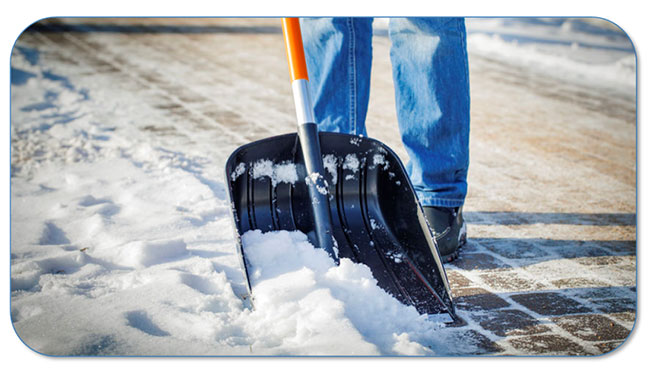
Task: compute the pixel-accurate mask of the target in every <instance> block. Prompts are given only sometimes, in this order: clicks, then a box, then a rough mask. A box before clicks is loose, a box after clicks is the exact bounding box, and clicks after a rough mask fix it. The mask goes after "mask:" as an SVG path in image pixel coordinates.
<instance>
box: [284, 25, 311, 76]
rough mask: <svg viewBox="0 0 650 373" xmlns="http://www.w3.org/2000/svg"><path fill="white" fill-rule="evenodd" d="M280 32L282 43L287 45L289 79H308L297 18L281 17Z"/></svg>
mask: <svg viewBox="0 0 650 373" xmlns="http://www.w3.org/2000/svg"><path fill="white" fill-rule="evenodd" d="M282 32H283V34H284V45H285V46H286V47H287V61H289V72H290V73H291V81H292V82H293V81H294V80H298V79H305V80H309V77H308V75H307V64H306V63H305V50H304V48H303V46H302V35H301V34H300V22H299V21H298V18H282Z"/></svg>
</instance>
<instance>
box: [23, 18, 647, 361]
mask: <svg viewBox="0 0 650 373" xmlns="http://www.w3.org/2000/svg"><path fill="white" fill-rule="evenodd" d="M467 25H468V45H469V50H470V56H480V57H481V58H488V59H492V60H496V61H504V62H507V63H508V64H511V65H515V66H518V67H520V68H522V69H525V70H529V71H535V72H539V73H544V74H549V76H551V77H552V78H554V79H561V80H563V81H567V82H573V83H575V84H579V85H582V86H586V87H587V88H586V89H590V87H593V88H598V89H602V88H603V87H604V88H605V89H608V90H612V91H613V92H630V89H631V87H634V85H635V79H636V65H635V63H636V62H635V55H634V50H633V48H632V46H631V45H630V43H629V40H628V39H627V37H626V36H625V34H623V33H622V32H621V31H620V30H618V29H616V28H612V27H611V25H610V24H608V23H606V22H598V20H590V21H584V20H560V19H549V20H529V19H516V20H513V19H511V20H503V19H470V20H468V21H467ZM377 27H382V25H381V22H378V24H377ZM106 37H110V35H108V36H106ZM33 40H36V41H38V39H33ZM40 42H42V45H45V46H48V42H47V41H46V40H41V41H40ZM67 42H69V43H74V42H75V41H74V39H70V40H67ZM49 46H50V47H52V45H51V44H50V45H49ZM42 54H43V51H41V50H39V49H38V43H30V42H29V41H27V40H22V38H19V40H18V42H17V44H16V47H15V49H14V51H13V54H12V58H11V67H12V72H11V73H12V85H11V142H12V144H11V146H12V153H11V157H12V158H11V161H12V165H11V317H12V320H13V322H14V327H15V330H16V332H17V333H18V335H19V336H20V337H21V339H22V340H23V341H24V342H25V343H26V344H27V345H28V346H30V347H31V348H33V349H34V350H36V351H39V352H42V353H45V354H52V355H78V354H81V355H87V354H90V355H97V354H100V355H103V354H116V355H250V354H253V355H267V354H272V355H458V354H461V355H463V354H478V353H481V347H480V346H479V343H478V341H476V340H474V339H473V338H472V336H471V335H470V334H468V333H467V329H466V328H465V329H462V328H461V329H453V328H445V327H444V325H442V324H440V323H438V322H436V321H435V320H430V319H427V318H426V317H424V316H420V315H418V313H417V312H416V311H415V309H413V308H409V307H406V306H404V305H402V304H400V303H399V302H398V301H396V300H395V299H393V298H392V297H391V296H389V295H388V294H386V293H385V292H384V291H383V290H381V289H380V288H379V287H377V285H376V282H375V280H374V279H373V278H372V276H371V274H370V272H369V270H368V268H367V267H365V266H363V265H359V264H354V263H352V262H350V261H348V260H342V261H341V265H340V266H335V265H334V263H333V262H332V261H331V260H330V259H329V258H328V257H327V255H326V254H325V253H324V252H323V251H321V250H317V249H314V248H313V247H312V246H311V245H310V244H309V243H308V242H307V241H306V237H305V236H304V235H303V234H301V233H299V232H276V233H268V234H261V233H259V232H250V233H248V234H246V235H245V236H244V242H245V244H246V245H247V247H250V249H249V252H251V254H252V257H251V261H252V264H253V266H254V268H252V270H251V273H253V274H254V275H253V276H252V281H253V283H252V285H253V291H254V294H255V302H254V307H251V303H250V301H249V300H248V299H245V295H246V290H245V286H244V278H243V275H242V273H241V271H240V268H239V259H238V258H237V256H236V251H235V244H234V238H233V229H232V226H231V221H230V219H231V218H230V211H229V209H230V202H229V201H228V197H227V193H226V189H225V186H224V183H223V180H224V175H223V165H224V161H225V159H226V158H227V156H228V155H229V154H230V152H231V151H232V149H233V148H234V144H233V145H230V146H229V145H223V146H221V145H219V141H218V140H215V141H217V142H216V143H217V145H216V146H215V141H212V138H210V136H211V137H220V138H221V140H220V143H221V144H229V143H230V144H232V141H230V142H229V139H230V138H237V140H238V141H240V140H241V136H242V135H241V134H238V133H227V132H225V131H226V130H225V129H223V130H222V131H221V132H218V134H216V135H215V134H214V133H210V134H203V133H201V132H197V131H195V130H192V129H190V130H188V129H186V128H184V127H183V125H182V123H178V122H177V121H176V119H175V118H173V117H168V116H166V115H165V113H164V112H163V111H161V110H158V109H156V107H155V106H150V105H141V104H140V99H141V98H140V97H139V96H138V94H137V91H132V90H129V89H124V86H121V85H120V84H122V83H114V82H112V81H111V80H110V79H109V78H108V77H107V75H101V76H94V75H92V74H83V71H82V72H81V73H80V72H79V71H75V72H74V74H71V71H66V68H69V67H66V66H70V65H57V64H50V63H48V61H50V60H48V59H47V58H44V56H43V55H42ZM100 58H101V56H100ZM106 62H113V63H114V62H115V61H106ZM118 62H119V61H118ZM107 69H110V66H109V64H108V63H107ZM179 69H182V66H179ZM180 71H181V72H183V70H180ZM185 73H188V72H185ZM70 76H74V78H70ZM135 84H143V85H144V84H146V82H139V81H136V82H135ZM632 90H633V88H632ZM237 99H238V100H246V97H238V98H237ZM166 128H167V129H173V131H171V132H175V133H180V135H174V136H167V137H160V136H157V135H158V134H159V132H160V131H165V130H166ZM238 136H239V137H238Z"/></svg>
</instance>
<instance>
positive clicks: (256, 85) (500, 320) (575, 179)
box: [21, 19, 636, 355]
mask: <svg viewBox="0 0 650 373" xmlns="http://www.w3.org/2000/svg"><path fill="white" fill-rule="evenodd" d="M89 22H93V23H95V26H94V27H95V28H92V27H90V28H88V27H87V26H84V27H85V29H84V31H86V32H78V31H79V29H77V30H76V31H75V30H70V29H68V30H67V31H66V30H65V29H60V28H59V32H52V29H48V28H39V29H37V30H35V31H34V32H30V33H27V34H24V35H23V36H22V37H21V42H23V43H27V44H31V45H38V46H40V47H41V48H45V49H47V50H49V51H50V52H51V55H52V56H53V57H51V58H58V59H59V60H60V61H59V62H60V63H61V65H62V66H68V67H69V68H70V70H71V74H73V73H75V72H76V73H77V74H95V75H96V76H97V81H98V82H102V81H104V82H111V84H114V85H121V86H122V87H123V88H124V89H127V90H137V91H138V92H139V93H140V97H141V99H142V103H143V105H149V106H152V107H156V108H158V110H159V111H160V112H161V114H162V115H167V116H170V117H175V118H178V120H179V121H183V122H184V123H185V126H184V127H183V128H184V129H183V131H182V133H179V131H181V129H180V127H177V128H158V127H156V125H155V123H143V124H142V128H141V129H142V130H143V131H152V132H154V133H156V134H158V135H160V136H161V138H164V136H171V135H174V136H183V137H184V138H187V141H188V142H191V141H194V142H196V143H198V144H202V143H205V142H206V141H209V142H211V146H214V147H221V148H222V149H223V155H222V156H223V159H217V160H215V162H222V163H223V161H225V158H226V157H227V156H228V154H230V152H231V151H232V150H233V149H234V148H235V147H236V146H238V145H241V144H243V143H246V142H249V141H252V140H256V139H260V138H264V137H268V136H271V135H276V134H280V133H286V132H292V131H293V125H294V119H293V116H294V112H293V102H292V96H291V92H290V86H289V84H288V82H287V79H288V77H287V68H286V65H285V63H286V62H285V56H284V53H285V52H284V49H283V45H282V41H281V31H280V28H279V22H278V21H277V20H274V19H264V20H255V19H248V20H241V19H225V20H223V19H221V20H220V19H191V20H184V19H172V20H170V19H167V20H165V19H161V20H157V19H148V20H133V19H118V20H111V21H110V22H107V20H103V19H96V20H84V19H74V20H68V21H67V24H69V25H70V24H84V25H87V24H88V23H89ZM51 23H56V22H51ZM61 31H66V32H61ZM388 49H389V40H388V39H387V38H386V37H385V36H381V35H378V36H376V37H375V43H374V52H373V53H374V56H375V59H374V62H373V77H372V93H371V102H370V108H369V114H368V120H367V122H368V132H369V135H370V136H372V137H375V138H377V139H379V140H381V141H384V142H386V143H387V144H388V145H389V146H390V147H392V148H393V149H395V150H396V152H397V153H398V154H399V155H400V156H401V157H402V158H403V159H404V161H406V158H407V157H406V154H405V152H404V149H403V148H402V146H401V144H400V143H399V134H398V132H397V126H396V119H395V109H394V96H393V88H392V81H391V73H390V62H389V58H388ZM152 66H155V68H152ZM470 74H471V76H470V81H471V96H472V111H471V116H472V132H471V166H470V171H469V195H468V197H467V202H466V205H465V209H464V211H465V217H466V219H467V222H468V235H469V242H468V244H467V245H466V246H465V247H464V249H463V250H462V252H461V255H460V258H459V259H458V260H456V261H455V262H453V263H451V264H449V265H448V266H447V271H448V276H449V279H450V283H451V288H452V292H453V295H454V298H455V301H456V303H457V308H458V312H459V314H460V315H461V317H462V318H463V319H464V320H465V321H466V325H464V326H460V327H458V328H459V333H464V334H465V335H467V336H468V337H471V339H473V340H474V341H476V343H477V345H478V346H479V347H480V348H479V353H482V354H504V355H547V354H559V355H598V354H602V353H605V352H608V351H611V350H612V349H614V348H616V347H618V346H619V345H620V344H621V343H622V342H623V341H624V340H625V339H626V337H627V336H628V334H629V333H630V330H631V329H632V328H633V326H634V322H635V315H636V150H635V149H636V147H635V141H636V104H635V100H636V97H635V92H622V93H621V92H608V91H604V90H603V91H599V90H595V89H591V88H587V87H581V86H579V85H575V84H573V83H567V82H563V81H558V80H555V79H553V78H551V77H548V76H544V75H542V74H536V73H532V72H530V71H527V70H525V69H521V68H519V67H516V66H510V65H507V64H504V63H500V62H497V61H494V60H490V59H487V58H483V57H481V56H478V55H475V54H473V53H472V51H471V44H470ZM241 97H246V99H245V100H242V99H241ZM175 142H177V140H175ZM222 163H220V164H222Z"/></svg>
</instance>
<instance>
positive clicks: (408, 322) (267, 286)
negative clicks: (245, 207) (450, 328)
mask: <svg viewBox="0 0 650 373" xmlns="http://www.w3.org/2000/svg"><path fill="white" fill-rule="evenodd" d="M242 242H243V245H244V247H245V248H246V252H247V258H248V259H249V264H250V269H249V271H250V276H251V283H252V286H253V294H254V299H253V303H254V304H255V310H254V311H253V312H252V314H251V316H252V317H253V319H256V318H257V317H258V314H260V317H262V316H263V317H264V318H265V320H266V322H268V323H269V324H271V325H275V326H276V327H277V328H287V329H290V330H291V334H293V335H295V337H293V338H290V339H289V340H284V341H283V342H282V344H283V346H284V345H285V344H288V345H290V346H291V348H300V349H304V350H303V351H304V353H309V354H335V355H350V354H351V355H374V354H434V351H438V352H440V351H442V350H444V351H447V348H446V347H445V346H439V345H437V343H436V342H435V341H434V340H433V339H432V338H431V337H433V336H434V335H435V334H436V330H437V329H441V324H439V323H436V322H433V321H429V320H427V319H426V317H424V316H421V315H419V314H418V312H417V311H416V310H415V308H413V307H409V306H405V305H403V304H401V303H400V302H399V301H397V299H395V298H394V297H392V296H391V295H389V294H388V293H386V292H385V291H384V290H382V289H381V288H380V287H378V286H377V281H376V280H375V279H374V278H373V276H372V273H371V272H370V269H369V268H368V267H366V266H365V265H363V264H355V263H353V262H352V261H350V260H349V259H347V258H342V259H341V263H340V265H339V266H336V265H335V264H334V262H333V260H332V259H331V258H330V257H329V256H328V254H327V253H326V252H325V251H324V250H321V249H316V248H314V247H313V246H312V245H311V244H310V243H309V242H308V241H307V237H306V236H305V235H304V234H303V233H301V232H287V231H279V232H269V233H261V232H260V231H249V232H247V233H246V234H244V235H243V236H242ZM269 318H270V319H269ZM266 333H269V331H266ZM424 335H428V336H429V337H428V338H424V339H423V336H424ZM344 341H345V342H344ZM432 343H435V344H432ZM253 348H254V349H255V345H253ZM299 352H300V351H299Z"/></svg>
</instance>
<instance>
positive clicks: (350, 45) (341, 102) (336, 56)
mask: <svg viewBox="0 0 650 373" xmlns="http://www.w3.org/2000/svg"><path fill="white" fill-rule="evenodd" d="M300 22H301V29H302V38H303V44H304V48H305V59H306V61H307V71H308V73H309V86H310V90H311V93H312V98H313V100H314V115H315V117H316V122H317V123H318V127H319V130H321V131H328V132H342V133H348V134H355V135H364V136H365V135H366V128H365V120H366V113H367V112H368V99H369V97H370V96H369V95H370V67H371V64H372V18H342V17H338V18H302V19H301V20H300Z"/></svg>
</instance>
